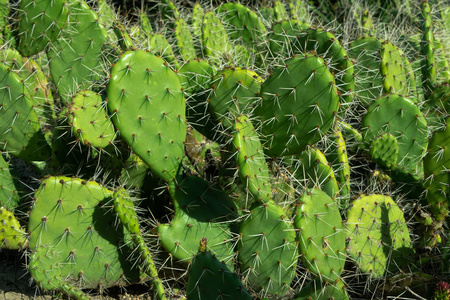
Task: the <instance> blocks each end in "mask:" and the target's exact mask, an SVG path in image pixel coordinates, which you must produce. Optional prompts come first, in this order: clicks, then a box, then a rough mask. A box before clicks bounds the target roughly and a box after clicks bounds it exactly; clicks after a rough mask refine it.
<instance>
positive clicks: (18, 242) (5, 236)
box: [0, 206, 27, 250]
mask: <svg viewBox="0 0 450 300" xmlns="http://www.w3.org/2000/svg"><path fill="white" fill-rule="evenodd" d="M26 245H27V234H26V232H24V231H23V230H22V227H21V226H20V224H19V221H17V219H16V217H15V216H14V214H13V213H12V212H10V211H8V210H7V209H6V208H5V207H4V206H0V249H1V248H5V249H16V250H20V249H23V248H24V247H26Z"/></svg>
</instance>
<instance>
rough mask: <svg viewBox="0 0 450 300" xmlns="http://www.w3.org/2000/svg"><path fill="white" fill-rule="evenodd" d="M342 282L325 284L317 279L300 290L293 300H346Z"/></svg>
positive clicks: (346, 296)
mask: <svg viewBox="0 0 450 300" xmlns="http://www.w3.org/2000/svg"><path fill="white" fill-rule="evenodd" d="M348 299H349V298H348V295H347V292H346V291H345V286H344V284H343V283H342V281H339V282H338V283H336V284H326V285H325V286H323V283H322V282H321V281H320V280H319V279H317V280H314V281H312V282H310V283H308V284H307V285H306V286H305V287H303V288H302V290H301V291H300V293H299V294H297V295H296V298H295V299H294V300H348Z"/></svg>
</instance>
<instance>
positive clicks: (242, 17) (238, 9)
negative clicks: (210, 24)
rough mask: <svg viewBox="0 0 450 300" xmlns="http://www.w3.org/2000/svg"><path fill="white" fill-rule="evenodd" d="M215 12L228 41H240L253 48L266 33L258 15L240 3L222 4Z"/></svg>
mask: <svg viewBox="0 0 450 300" xmlns="http://www.w3.org/2000/svg"><path fill="white" fill-rule="evenodd" d="M216 12H217V14H218V15H219V16H221V18H222V20H223V23H224V25H225V29H226V30H227V33H228V36H229V37H230V39H232V40H238V39H241V40H242V42H243V43H244V44H246V45H247V46H249V47H255V46H256V45H257V44H258V43H260V42H261V41H262V39H263V37H264V36H265V35H266V33H267V30H266V27H265V26H264V24H263V23H262V21H261V20H260V19H259V18H258V15H257V14H256V13H255V12H254V11H252V10H251V9H250V8H248V7H246V6H244V5H242V4H240V3H224V4H222V5H220V6H219V7H218V8H217V11H216Z"/></svg>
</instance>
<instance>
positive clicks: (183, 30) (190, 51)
mask: <svg viewBox="0 0 450 300" xmlns="http://www.w3.org/2000/svg"><path fill="white" fill-rule="evenodd" d="M175 38H176V39H177V47H178V51H179V52H180V54H181V56H182V57H183V59H184V60H185V61H190V60H191V59H194V58H195V57H196V56H197V54H196V53H195V48H194V40H193V38H192V34H191V31H190V29H189V25H188V23H187V22H186V21H185V20H184V19H181V18H180V19H177V20H176V21H175Z"/></svg>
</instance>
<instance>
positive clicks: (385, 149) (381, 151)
mask: <svg viewBox="0 0 450 300" xmlns="http://www.w3.org/2000/svg"><path fill="white" fill-rule="evenodd" d="M398 147H399V146H398V142H397V139H396V138H395V137H394V136H393V135H392V134H390V133H385V134H383V135H381V136H380V137H378V138H376V139H374V140H372V141H371V142H370V148H369V155H370V157H371V158H372V159H373V160H374V161H375V162H376V163H377V164H378V165H380V166H382V167H385V168H391V167H392V166H394V165H395V164H396V163H397V159H398Z"/></svg>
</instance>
